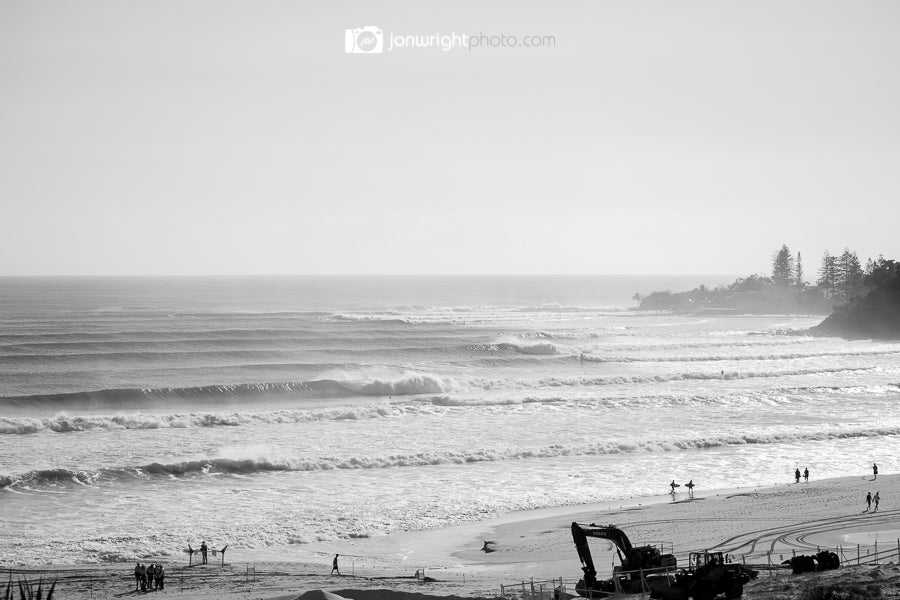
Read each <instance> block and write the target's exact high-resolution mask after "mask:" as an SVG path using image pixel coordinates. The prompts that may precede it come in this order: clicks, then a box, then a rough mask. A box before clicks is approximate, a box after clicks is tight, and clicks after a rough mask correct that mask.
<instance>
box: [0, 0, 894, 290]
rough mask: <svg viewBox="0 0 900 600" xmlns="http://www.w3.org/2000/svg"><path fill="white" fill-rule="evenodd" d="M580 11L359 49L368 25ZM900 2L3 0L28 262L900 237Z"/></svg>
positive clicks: (687, 265) (13, 170)
mask: <svg viewBox="0 0 900 600" xmlns="http://www.w3.org/2000/svg"><path fill="white" fill-rule="evenodd" d="M368 25H374V26H378V27H379V28H380V29H381V30H382V31H383V35H384V37H385V44H386V45H387V44H388V40H389V39H390V37H391V35H394V36H396V35H428V34H451V33H457V34H469V35H476V36H477V35H479V34H480V33H484V34H486V35H501V34H503V35H515V36H517V37H522V36H524V35H526V34H528V35H539V36H553V37H554V39H555V43H553V44H550V47H541V48H534V47H532V48H522V47H515V48H490V47H481V48H473V49H472V50H469V49H467V48H454V49H452V50H450V51H444V50H442V49H441V48H398V49H395V50H393V51H389V52H384V53H382V54H347V53H345V48H344V41H345V40H344V38H345V32H344V30H345V28H354V27H362V26H368ZM898 32H900V2H896V1H894V0H884V1H865V2H860V1H858V0H846V1H842V2H835V1H831V0H825V1H823V0H814V1H809V2H798V1H794V2H786V1H784V0H777V1H759V0H753V1H750V0H746V1H743V2H734V1H728V0H707V1H704V2H677V1H673V0H661V1H658V2H650V1H642V0H627V1H626V0H619V1H603V0H600V1H593V2H583V3H582V2H550V1H546V2H541V3H538V2H523V1H518V0H516V1H513V0H502V1H492V2H486V1H484V0H478V1H457V0H454V1H450V0H446V1H443V2H434V1H412V0H410V1H408V2H371V1H366V0H359V1H356V2H333V1H329V2H324V1H323V2H301V1H299V0H296V1H278V2H276V1H271V0H256V1H252V2H251V1H249V0H245V1H242V2H233V1H228V0H208V1H207V0H203V1H200V0H184V1H179V2H164V1H161V0H156V1H153V2H149V1H145V0H124V1H123V0H109V1H96V0H86V1H80V2H75V1H70V0H65V1H62V0H47V1H42V2H33V1H31V0H3V2H0V207H2V219H0V274H7V275H27V274H199V273H209V274H230V273H234V274H255V273H260V274H271V273H300V274H304V273H309V274H324V273H342V274H344V273H346V274H380V273H435V274H438V273H454V274H455V273H472V274H480V273H551V274H552V273H561V274H580V273H591V274H627V273H635V274H651V273H735V274H748V273H753V272H767V271H768V269H769V259H770V256H771V254H772V253H773V252H774V251H775V250H776V249H777V248H778V247H780V245H781V244H782V243H787V244H788V245H789V246H790V247H791V248H792V249H793V250H794V251H801V252H802V253H803V255H804V258H805V262H806V265H805V266H806V272H807V274H808V277H810V278H814V271H815V269H816V267H817V261H818V259H819V257H820V256H821V254H822V252H824V251H825V250H826V249H829V250H831V251H832V252H837V251H840V250H841V249H842V248H843V247H844V246H849V247H850V248H852V249H855V250H856V251H857V252H858V253H859V255H860V257H861V258H862V259H863V260H865V258H866V257H868V256H873V255H877V254H878V253H883V254H885V255H886V256H887V257H893V258H900V242H898V240H900V235H898V234H897V220H898V216H900V168H898V167H900V165H898V161H900V109H898V107H900V75H898V74H900V33H898Z"/></svg>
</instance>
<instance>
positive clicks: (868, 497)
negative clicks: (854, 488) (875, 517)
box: [863, 492, 872, 512]
mask: <svg viewBox="0 0 900 600" xmlns="http://www.w3.org/2000/svg"><path fill="white" fill-rule="evenodd" d="M870 508H872V492H867V493H866V510H864V511H863V512H869V509H870Z"/></svg>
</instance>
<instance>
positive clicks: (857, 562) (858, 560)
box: [856, 544, 861, 564]
mask: <svg viewBox="0 0 900 600" xmlns="http://www.w3.org/2000/svg"><path fill="white" fill-rule="evenodd" d="M856 564H861V563H860V558H859V544H857V545H856Z"/></svg>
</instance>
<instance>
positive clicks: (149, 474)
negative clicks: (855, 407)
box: [0, 427, 900, 488]
mask: <svg viewBox="0 0 900 600" xmlns="http://www.w3.org/2000/svg"><path fill="white" fill-rule="evenodd" d="M896 435H900V427H885V428H874V429H861V428H857V429H833V430H820V431H809V432H793V431H786V432H762V431H761V432H757V433H752V432H748V433H733V434H721V435H713V436H710V437H693V438H685V439H682V440H664V439H651V440H634V441H628V440H621V441H616V442H605V443H598V444H587V445H573V446H566V445H563V444H554V445H551V446H544V447H539V448H533V449H522V448H520V447H511V448H506V449H494V450H476V449H472V450H465V451H463V450H461V451H439V452H420V453H415V454H395V455H387V456H351V457H336V456H319V457H313V456H285V457H252V458H251V457H247V458H240V457H230V458H210V459H204V460H193V461H182V462H175V463H151V464H147V465H142V466H139V467H119V468H111V469H99V470H96V471H87V470H71V469H62V468H59V469H45V470H38V471H31V472H28V473H23V474H18V475H16V474H0V487H17V488H18V487H25V488H30V487H36V486H43V485H60V484H75V485H81V486H91V485H102V484H104V483H107V482H117V481H121V480H137V479H141V480H146V479H149V478H153V477H191V476H203V475H217V474H225V475H254V474H259V473H267V472H274V471H326V470H332V469H350V470H356V469H385V468H399V467H422V466H433V465H444V464H469V463H479V462H498V461H507V460H527V459H541V458H552V457H559V456H594V455H610V454H636V453H653V452H678V451H683V450H702V449H707V448H716V447H720V446H742V445H750V444H778V443H792V442H808V441H825V440H835V439H851V438H875V437H883V436H896Z"/></svg>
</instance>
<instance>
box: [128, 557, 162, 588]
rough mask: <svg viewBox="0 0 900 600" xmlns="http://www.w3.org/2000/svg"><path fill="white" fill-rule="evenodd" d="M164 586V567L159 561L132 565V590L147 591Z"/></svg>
mask: <svg viewBox="0 0 900 600" xmlns="http://www.w3.org/2000/svg"><path fill="white" fill-rule="evenodd" d="M165 587H166V569H165V567H163V566H162V564H160V563H155V564H154V563H150V564H149V565H142V564H141V563H137V564H136V565H134V591H138V590H140V591H142V592H149V591H150V590H162V589H165Z"/></svg>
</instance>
